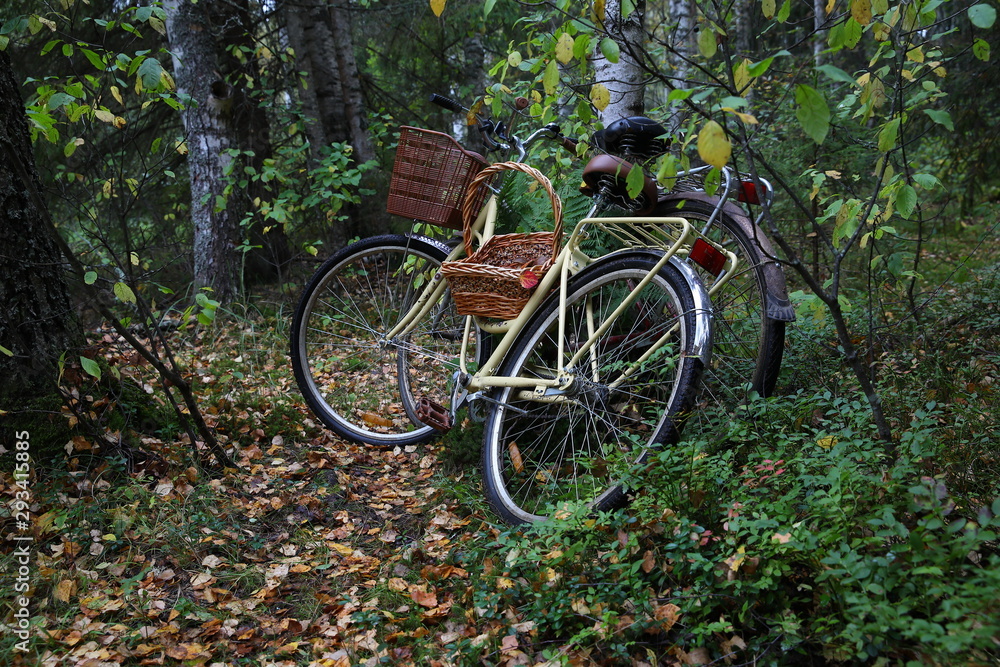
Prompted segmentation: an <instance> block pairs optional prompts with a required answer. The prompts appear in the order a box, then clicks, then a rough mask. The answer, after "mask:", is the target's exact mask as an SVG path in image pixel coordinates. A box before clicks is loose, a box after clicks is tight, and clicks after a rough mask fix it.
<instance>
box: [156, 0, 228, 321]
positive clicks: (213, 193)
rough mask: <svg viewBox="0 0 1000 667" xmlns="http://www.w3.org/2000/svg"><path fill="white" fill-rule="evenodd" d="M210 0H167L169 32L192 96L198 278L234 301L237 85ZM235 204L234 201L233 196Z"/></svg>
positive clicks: (181, 89)
mask: <svg viewBox="0 0 1000 667" xmlns="http://www.w3.org/2000/svg"><path fill="white" fill-rule="evenodd" d="M211 4H212V3H211V2H209V1H208V0H202V2H199V3H197V4H195V3H193V2H192V0H167V1H166V2H164V8H165V9H166V10H167V35H168V39H169V42H170V50H171V52H172V53H173V56H174V79H175V80H176V82H177V92H178V93H179V94H180V95H182V96H184V95H188V96H190V102H189V103H188V104H187V106H186V107H185V108H184V110H183V111H182V112H181V119H182V120H183V122H184V130H185V133H186V135H187V148H188V155H187V161H188V172H189V179H190V182H191V222H192V226H193V227H194V282H195V287H196V288H199V289H200V288H202V287H210V288H211V289H212V291H213V294H212V296H213V298H215V299H217V300H219V301H221V302H223V303H226V302H229V301H231V300H232V299H233V298H234V297H235V296H236V293H237V291H238V285H239V254H238V253H239V251H238V250H237V248H236V244H237V242H238V241H239V223H240V219H241V217H242V211H238V210H236V209H237V206H235V205H232V206H231V205H230V204H229V203H228V202H226V199H225V196H224V192H223V191H224V187H225V183H224V180H223V174H224V173H225V170H226V167H227V165H228V164H229V163H230V162H231V161H232V157H231V156H230V155H229V154H228V152H227V151H228V150H229V149H231V148H236V146H235V143H234V142H233V141H232V139H231V134H232V131H231V128H230V126H229V125H230V122H231V118H232V107H233V101H234V100H233V92H234V91H233V88H232V87H231V86H230V85H229V84H228V83H226V82H225V81H223V80H222V79H221V78H220V76H219V72H218V71H217V70H218V61H217V59H216V43H215V38H214V36H213V31H212V23H211V20H210V14H209V12H210V10H211ZM234 204H235V202H234Z"/></svg>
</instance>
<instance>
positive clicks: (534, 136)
mask: <svg viewBox="0 0 1000 667" xmlns="http://www.w3.org/2000/svg"><path fill="white" fill-rule="evenodd" d="M430 101H431V102H432V103H433V104H436V105H438V106H439V107H441V108H443V109H447V110H448V111H452V112H454V113H465V114H468V113H469V109H468V108H467V107H465V106H463V105H462V104H460V103H459V102H456V101H455V100H453V99H451V98H449V97H445V96H444V95H438V94H437V93H433V94H432V95H431V96H430ZM530 105H531V102H530V101H529V100H528V99H527V98H525V97H517V98H515V99H514V112H513V114H512V115H511V119H510V121H509V122H508V123H507V124H506V125H505V124H504V123H503V121H494V120H490V119H488V118H481V117H480V116H478V114H477V115H476V116H475V121H476V126H477V127H478V128H479V133H480V135H481V137H482V140H483V146H484V147H485V148H486V150H487V151H496V150H502V151H511V150H513V151H516V152H517V161H518V162H523V161H524V158H525V156H526V155H527V154H528V149H529V148H530V147H531V145H532V144H534V143H535V142H536V141H538V140H539V139H551V140H554V141H556V142H557V143H558V144H559V145H560V146H562V147H563V148H565V149H566V150H568V151H573V152H575V151H576V146H577V144H578V143H579V142H578V141H577V140H575V139H571V138H569V137H566V136H564V135H563V134H562V132H560V130H559V125H558V123H549V124H548V125H546V126H545V127H542V128H539V129H538V130H535V131H534V132H532V133H531V134H530V135H529V136H528V138H526V139H523V140H522V139H520V138H518V137H517V136H515V135H514V134H513V133H512V130H513V128H514V126H515V125H516V124H517V119H518V116H519V114H518V112H520V111H524V110H525V109H527V108H528V107H529V106H530Z"/></svg>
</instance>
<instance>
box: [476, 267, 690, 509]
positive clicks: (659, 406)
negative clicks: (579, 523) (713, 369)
mask: <svg viewBox="0 0 1000 667" xmlns="http://www.w3.org/2000/svg"><path fill="white" fill-rule="evenodd" d="M655 264H656V258H655V257H653V256H650V255H641V254H630V255H625V256H619V257H616V258H615V257H612V258H608V259H606V260H602V261H599V262H596V263H595V264H593V265H591V266H590V267H588V268H587V269H585V270H584V271H581V272H580V273H579V274H578V275H577V276H575V277H574V278H573V279H572V280H571V281H570V282H569V285H568V289H567V298H566V310H565V335H564V338H563V352H562V355H563V362H564V364H566V365H568V364H570V361H571V359H572V357H573V356H574V355H576V354H577V352H578V351H579V350H581V349H582V347H583V346H584V345H585V344H586V343H587V341H588V339H590V338H591V337H592V336H593V334H594V332H596V331H597V330H598V329H599V328H600V327H601V326H602V325H603V324H604V323H605V322H607V321H608V320H611V319H613V321H611V323H610V328H608V329H607V330H606V331H605V332H604V333H603V334H602V335H600V336H599V337H597V339H596V343H595V344H594V345H593V347H591V348H590V350H589V351H588V352H586V353H585V354H584V355H583V356H582V357H581V358H580V359H579V360H578V361H577V362H576V363H575V365H574V366H567V368H566V371H567V372H568V373H570V374H571V375H572V376H573V378H574V379H573V382H572V384H570V385H569V386H568V387H566V388H565V389H563V390H562V391H559V392H551V390H550V394H551V395H550V396H544V397H539V396H536V395H534V392H532V391H531V390H527V391H526V390H519V389H514V388H504V389H502V390H500V391H499V392H497V393H496V394H495V399H496V403H495V404H494V406H493V408H492V409H491V410H490V413H489V415H488V417H487V419H486V425H485V434H484V442H483V454H482V456H483V461H482V466H483V480H484V487H485V492H486V497H487V500H488V501H489V503H490V504H491V505H492V506H493V508H494V509H495V510H496V511H497V513H498V514H499V515H500V516H501V517H502V518H503V519H504V520H505V521H507V522H508V523H514V524H517V523H528V522H533V521H540V520H542V519H544V518H546V517H548V516H551V515H553V513H562V512H571V511H574V510H575V508H578V507H580V506H581V505H583V506H586V507H589V508H590V509H592V510H595V511H598V510H607V509H612V508H614V507H617V506H620V505H622V504H623V503H624V502H625V500H626V490H625V488H624V487H623V482H624V481H625V477H626V475H627V474H628V471H629V469H630V467H631V466H633V465H634V464H636V463H640V462H642V461H643V460H644V459H645V457H646V455H647V453H648V451H649V449H650V448H651V447H654V446H659V445H663V444H669V443H673V442H676V440H677V437H678V434H679V430H680V427H681V421H682V419H683V417H684V414H685V412H686V410H687V408H688V406H689V405H690V404H691V399H692V397H693V395H694V391H695V385H696V383H697V380H698V376H699V374H700V372H701V366H702V364H701V361H700V359H698V358H697V357H696V356H695V355H694V354H692V352H693V345H694V339H695V326H696V324H695V318H696V317H697V316H698V314H696V313H695V312H694V309H695V305H694V298H693V296H692V294H691V289H690V286H689V285H688V283H687V282H686V281H685V280H684V278H683V276H681V274H680V272H679V271H678V270H677V269H676V268H675V267H674V266H672V265H670V264H667V265H666V266H664V267H663V268H662V269H661V270H660V271H659V272H658V273H657V274H656V275H655V276H654V277H653V280H652V281H651V282H650V283H649V284H648V285H646V286H645V287H644V288H643V289H642V290H641V292H640V293H639V295H638V298H637V299H635V301H633V302H632V303H631V305H629V306H628V307H627V308H626V309H625V310H624V311H623V312H622V313H620V314H619V315H618V316H617V317H614V316H613V313H614V311H615V310H616V308H618V306H619V305H620V304H622V303H623V301H624V300H625V299H626V297H627V296H628V295H629V294H630V292H632V291H633V289H635V288H636V287H637V285H638V284H639V283H640V281H641V280H642V279H643V278H645V277H646V276H647V275H648V274H649V273H650V272H651V271H652V269H654V268H655ZM559 306H560V303H559V294H558V292H556V293H553V294H552V295H551V296H550V297H549V298H548V299H547V300H546V301H545V302H543V304H542V306H541V308H540V310H539V312H538V313H537V314H536V315H535V316H534V317H533V318H532V319H531V320H530V321H529V322H528V324H527V326H526V327H525V330H524V332H523V333H522V334H521V336H520V337H519V338H518V339H517V340H516V341H515V342H514V345H513V347H512V348H511V350H510V352H509V353H508V354H507V357H506V359H505V361H504V363H503V366H502V368H501V372H500V375H502V376H508V377H521V378H538V379H553V378H555V377H556V375H557V368H558V364H557V356H558V354H559V352H558V350H559V320H560V318H559V315H560V312H559Z"/></svg>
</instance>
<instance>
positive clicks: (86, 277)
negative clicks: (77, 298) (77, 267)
mask: <svg viewBox="0 0 1000 667" xmlns="http://www.w3.org/2000/svg"><path fill="white" fill-rule="evenodd" d="M83 282H85V283H86V284H88V285H93V284H94V283H96V282H97V271H87V272H86V273H85V274H83Z"/></svg>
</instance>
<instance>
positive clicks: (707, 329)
mask: <svg viewBox="0 0 1000 667" xmlns="http://www.w3.org/2000/svg"><path fill="white" fill-rule="evenodd" d="M670 263H671V264H673V265H674V268H676V269H677V270H678V271H679V272H680V274H681V275H682V276H684V280H685V281H686V282H687V284H688V286H690V288H691V295H692V296H693V297H694V312H695V314H696V316H697V318H696V319H695V330H694V341H693V343H694V344H693V345H692V346H691V351H692V353H693V354H694V355H695V356H696V357H698V358H699V359H701V362H702V363H703V364H705V366H708V363H709V362H710V361H711V360H712V327H713V322H712V321H713V318H714V317H715V311H714V310H713V309H712V301H711V299H709V297H708V290H707V289H705V283H703V282H702V281H701V278H700V277H698V273H697V272H696V271H695V270H694V268H693V267H692V266H691V265H690V264H688V263H687V262H684V261H681V260H680V259H678V258H677V257H671V258H670Z"/></svg>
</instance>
